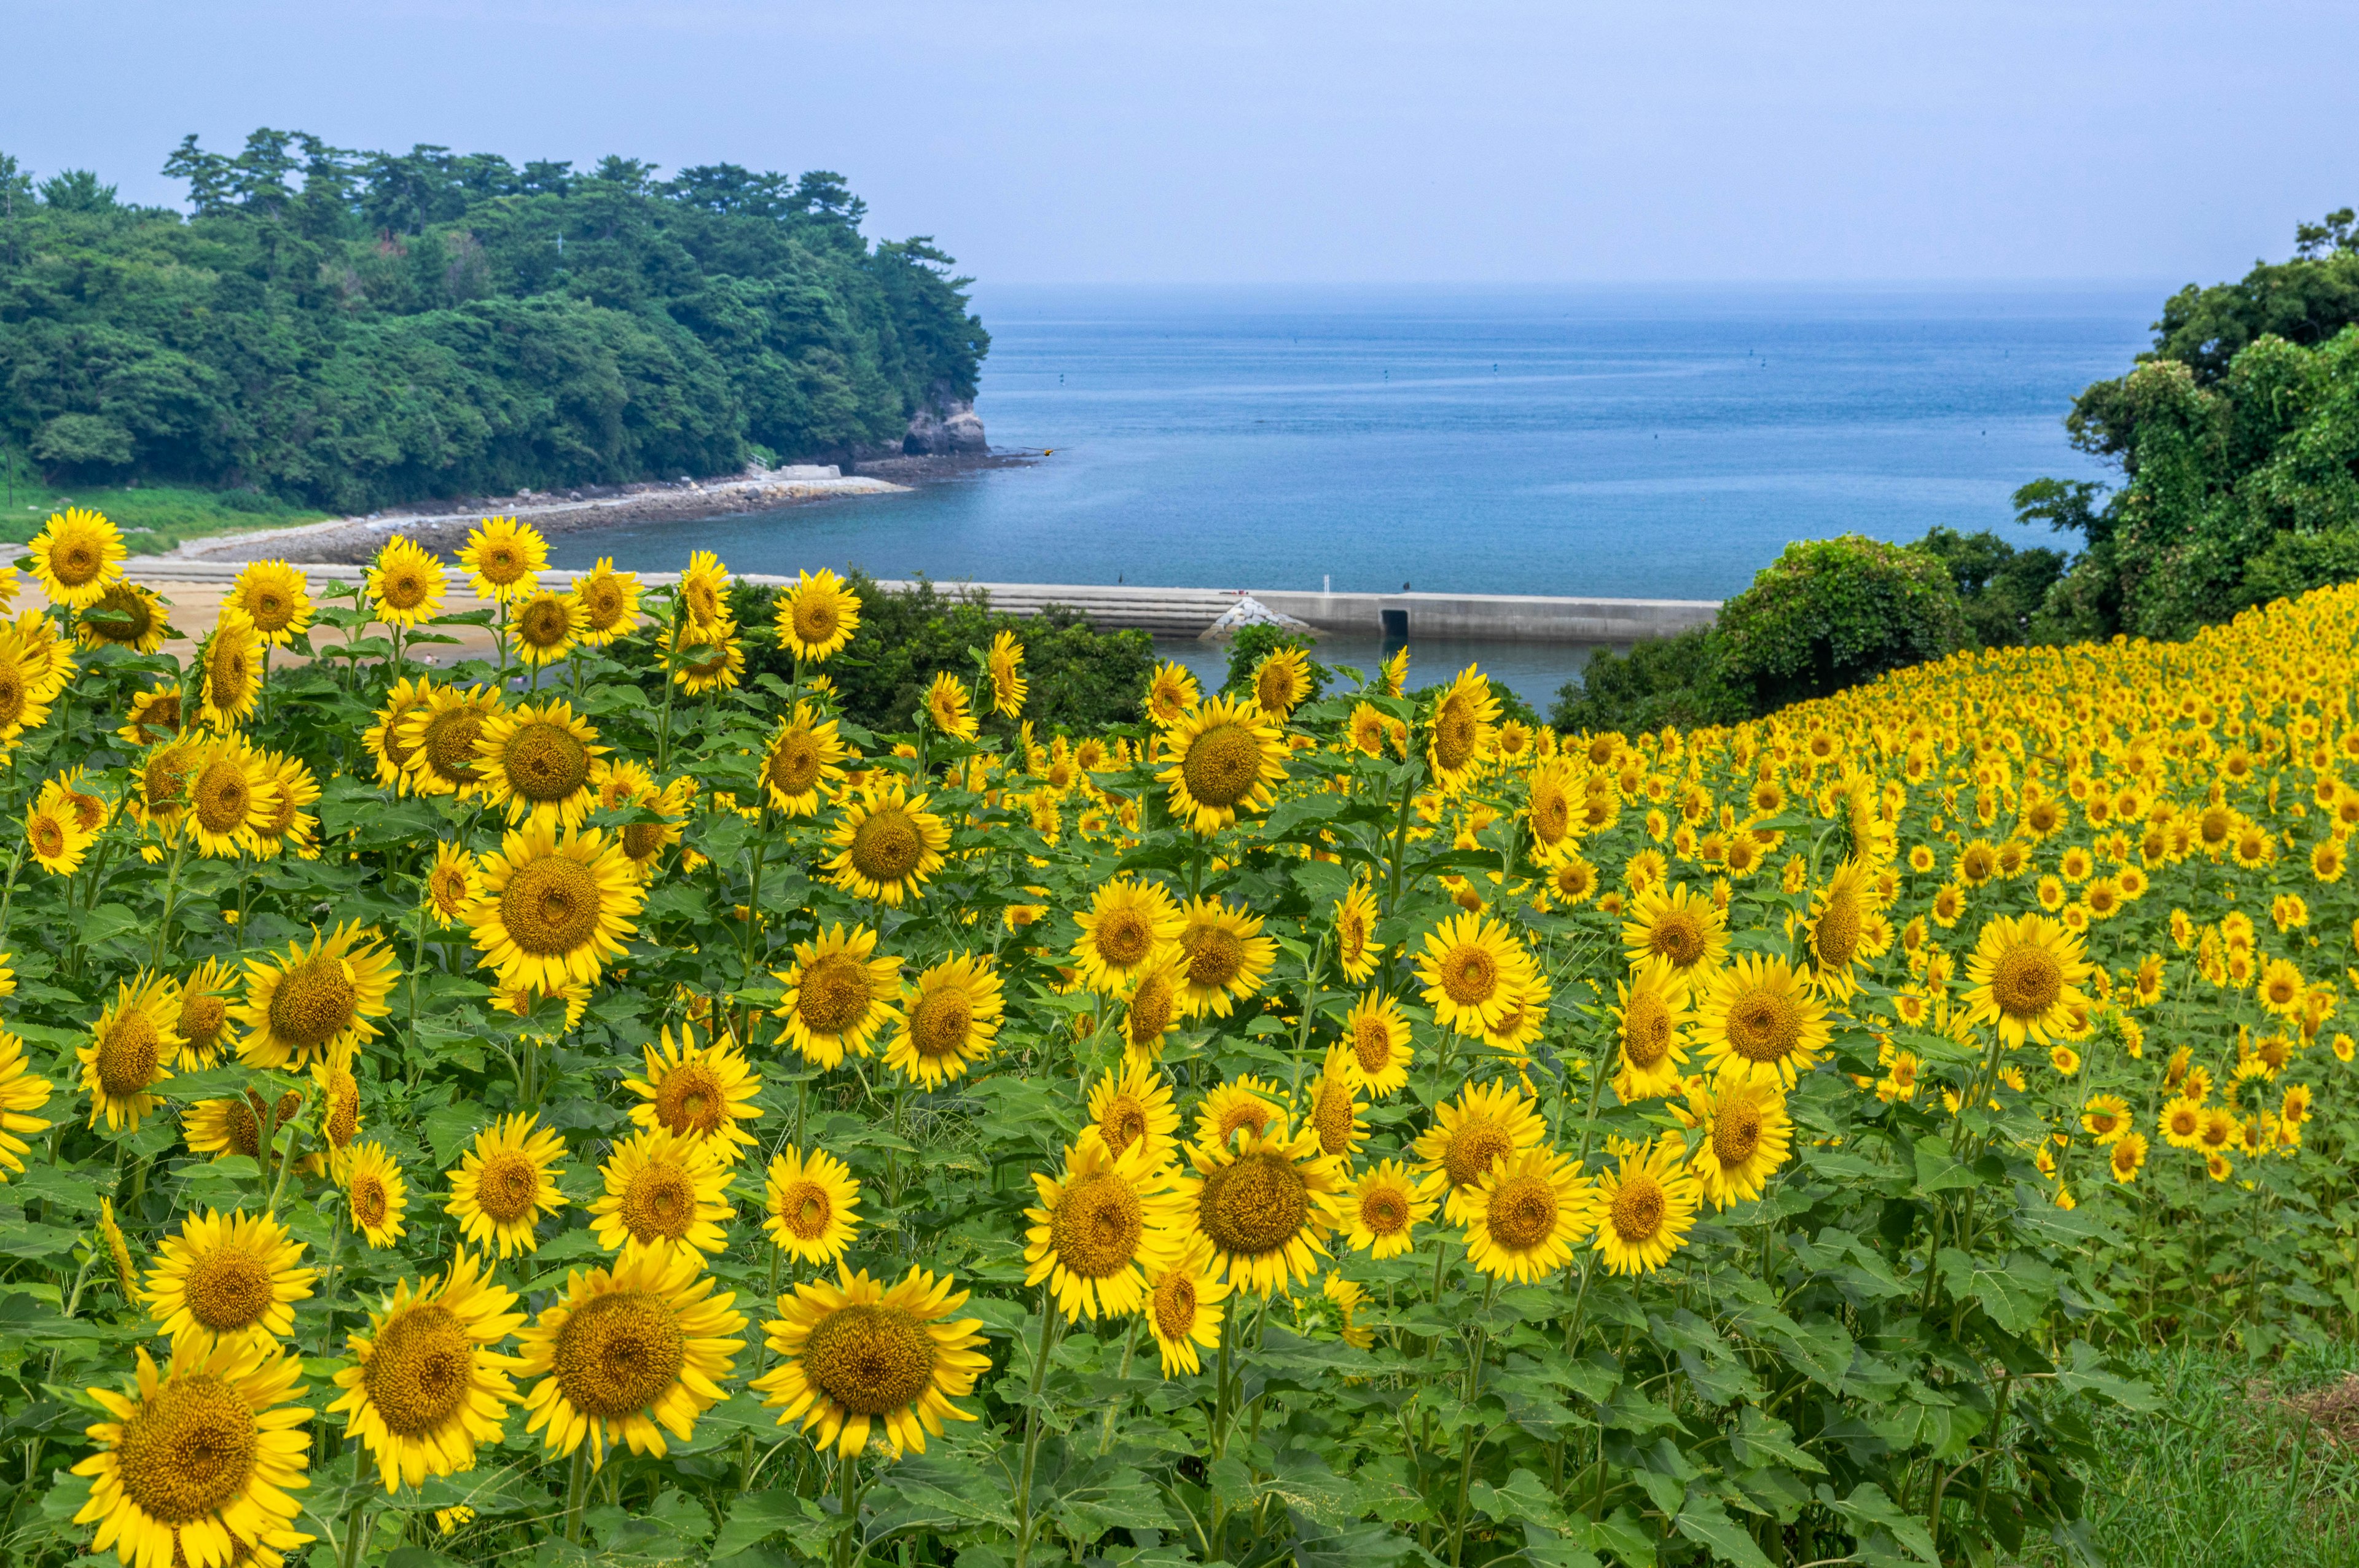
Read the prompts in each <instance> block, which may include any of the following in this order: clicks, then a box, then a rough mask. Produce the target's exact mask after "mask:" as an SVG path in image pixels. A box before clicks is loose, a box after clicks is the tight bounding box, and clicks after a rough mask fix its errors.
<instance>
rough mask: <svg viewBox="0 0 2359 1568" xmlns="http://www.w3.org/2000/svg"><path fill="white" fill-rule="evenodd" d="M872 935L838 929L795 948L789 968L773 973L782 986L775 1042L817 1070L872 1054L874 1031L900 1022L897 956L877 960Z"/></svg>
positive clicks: (866, 931)
mask: <svg viewBox="0 0 2359 1568" xmlns="http://www.w3.org/2000/svg"><path fill="white" fill-rule="evenodd" d="M875 951H876V933H875V932H874V931H872V930H870V929H869V928H868V927H867V926H865V925H858V926H853V927H850V928H849V929H847V928H846V927H845V926H843V925H836V926H835V927H834V928H833V929H832V930H825V931H821V932H820V933H818V935H816V936H815V938H814V939H813V940H811V941H809V942H798V943H796V944H795V962H794V967H793V968H789V969H784V970H778V971H774V974H773V978H774V979H777V982H778V983H779V984H780V985H782V986H784V987H786V988H787V994H786V999H785V1000H784V1001H782V1002H781V1003H780V1004H779V1006H778V1010H777V1013H776V1014H775V1015H774V1016H776V1017H777V1019H778V1020H779V1021H780V1022H781V1023H783V1024H784V1025H785V1027H784V1028H782V1029H780V1030H779V1031H778V1036H777V1043H778V1044H781V1045H791V1046H793V1047H794V1048H795V1049H796V1050H797V1051H799V1052H800V1053H801V1054H802V1056H803V1058H804V1060H806V1061H808V1062H810V1064H811V1065H814V1066H817V1067H821V1068H828V1067H838V1066H841V1065H843V1058H844V1055H845V1054H846V1053H847V1052H848V1053H850V1054H853V1055H855V1056H866V1055H870V1054H874V1053H873V1047H872V1045H871V1044H870V1043H871V1042H872V1041H873V1040H875V1037H876V1034H877V1032H878V1031H880V1030H882V1029H883V1028H884V1027H885V1026H886V1024H888V1023H893V1022H897V1021H898V1020H899V1018H900V1009H899V1008H898V1006H897V1001H898V1000H899V997H900V994H901V986H900V979H899V971H900V968H901V960H900V959H898V958H891V957H886V958H878V957H872V956H871V955H873V954H874V953H875Z"/></svg>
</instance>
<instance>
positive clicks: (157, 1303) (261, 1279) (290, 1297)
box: [141, 1209, 320, 1350]
mask: <svg viewBox="0 0 2359 1568" xmlns="http://www.w3.org/2000/svg"><path fill="white" fill-rule="evenodd" d="M302 1263H303V1244H302V1243H301V1242H299V1241H297V1240H295V1239H294V1238H291V1237H289V1236H288V1234H287V1229H286V1227H284V1226H282V1225H280V1224H279V1223H278V1221H277V1219H275V1218H273V1217H270V1216H269V1215H255V1216H251V1217H249V1216H248V1215H247V1214H246V1213H245V1211H244V1210H242V1209H241V1210H239V1211H238V1212H237V1213H235V1214H233V1215H231V1216H229V1217H227V1218H223V1217H222V1216H221V1214H219V1213H218V1212H216V1211H208V1212H207V1213H205V1214H204V1215H203V1216H201V1217H200V1216H198V1215H196V1214H193V1213H191V1214H190V1215H188V1216H187V1217H185V1218H183V1219H182V1220H181V1222H180V1229H179V1234H178V1235H176V1236H169V1237H167V1238H165V1239H164V1242H163V1244H162V1245H161V1246H159V1247H158V1248H157V1249H156V1266H155V1267H154V1268H152V1269H150V1270H148V1271H147V1289H146V1290H145V1291H143V1292H141V1294H142V1295H143V1296H144V1297H145V1298H146V1300H147V1314H148V1316H149V1317H150V1318H152V1319H154V1320H155V1322H156V1323H158V1325H161V1327H160V1329H159V1332H161V1333H162V1334H164V1335H166V1336H168V1337H169V1338H170V1339H171V1341H172V1344H173V1346H175V1347H176V1348H177V1347H179V1346H183V1345H189V1346H194V1347H195V1348H197V1349H199V1350H208V1349H211V1348H212V1346H214V1345H215V1344H216V1343H219V1344H220V1345H222V1346H242V1345H246V1344H249V1343H251V1344H253V1345H255V1346H268V1345H269V1344H270V1343H271V1342H272V1341H273V1340H274V1339H283V1338H285V1337H286V1336H288V1335H290V1334H292V1333H294V1332H295V1303H297V1302H299V1301H301V1300H303V1299H304V1298H305V1297H307V1296H309V1295H310V1293H311V1284H312V1281H315V1280H317V1279H318V1278H319V1277H320V1276H319V1274H318V1273H317V1272H316V1271H313V1270H310V1269H306V1268H304V1267H303V1266H302Z"/></svg>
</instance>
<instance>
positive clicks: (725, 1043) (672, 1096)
mask: <svg viewBox="0 0 2359 1568" xmlns="http://www.w3.org/2000/svg"><path fill="white" fill-rule="evenodd" d="M641 1050H642V1053H643V1054H644V1055H645V1056H646V1058H647V1076H646V1077H644V1078H625V1079H624V1080H623V1087H625V1088H626V1089H628V1090H630V1091H631V1092H632V1093H633V1094H635V1095H636V1096H638V1097H639V1103H638V1104H636V1105H635V1106H633V1107H631V1120H632V1122H633V1123H634V1124H635V1125H636V1126H638V1127H641V1128H658V1127H660V1128H662V1129H664V1130H666V1131H668V1132H673V1133H677V1134H678V1135H679V1136H680V1137H682V1138H690V1139H695V1140H698V1141H702V1142H707V1143H711V1144H712V1145H714V1146H715V1148H716V1149H717V1151H718V1152H719V1153H720V1155H721V1157H722V1158H723V1160H726V1161H729V1162H732V1163H734V1162H735V1161H736V1159H737V1155H738V1153H739V1152H740V1151H742V1150H745V1149H750V1148H752V1147H753V1146H754V1142H755V1139H754V1135H753V1134H752V1133H750V1132H748V1131H746V1130H745V1127H744V1126H743V1125H741V1124H743V1123H748V1122H754V1121H758V1120H760V1119H761V1116H762V1112H761V1108H759V1107H758V1106H756V1104H755V1103H754V1098H755V1097H756V1095H758V1094H760V1093H761V1092H762V1080H761V1078H760V1076H758V1075H757V1074H756V1073H755V1072H754V1071H753V1069H752V1068H751V1067H749V1066H748V1065H746V1062H745V1054H744V1053H743V1052H741V1051H739V1050H738V1049H737V1046H736V1043H735V1042H734V1041H732V1040H729V1039H727V1038H726V1037H723V1038H719V1039H714V1040H712V1041H710V1042H708V1043H707V1044H702V1045H700V1044H697V1043H696V1029H695V1026H694V1025H693V1024H689V1023H682V1024H681V1025H680V1026H679V1040H678V1042H677V1043H675V1042H674V1041H673V1039H672V1033H671V1030H670V1028H669V1026H667V1027H666V1028H665V1029H664V1030H663V1031H662V1033H660V1034H659V1035H658V1038H657V1039H656V1040H653V1041H650V1042H648V1043H647V1044H646V1045H645V1046H643V1047H642V1048H641Z"/></svg>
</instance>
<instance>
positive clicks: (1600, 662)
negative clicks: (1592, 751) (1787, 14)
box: [1549, 626, 1753, 735]
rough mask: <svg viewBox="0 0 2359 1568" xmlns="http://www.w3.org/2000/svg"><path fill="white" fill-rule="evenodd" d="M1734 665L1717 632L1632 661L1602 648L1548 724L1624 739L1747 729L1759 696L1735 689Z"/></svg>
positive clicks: (1636, 650) (1686, 637)
mask: <svg viewBox="0 0 2359 1568" xmlns="http://www.w3.org/2000/svg"><path fill="white" fill-rule="evenodd" d="M1727 660H1728V649H1727V640H1726V639H1725V638H1723V636H1722V635H1721V634H1720V632H1719V630H1718V628H1716V627H1711V626H1700V627H1697V628H1696V629H1695V630H1694V631H1692V632H1682V633H1680V634H1679V635H1678V636H1676V637H1664V638H1660V639H1658V640H1657V641H1654V642H1651V643H1636V644H1633V645H1632V647H1631V649H1630V651H1629V652H1628V653H1626V654H1616V653H1614V651H1613V650H1612V649H1610V648H1600V649H1598V650H1597V652H1596V653H1594V654H1591V655H1590V659H1589V663H1588V665H1586V666H1584V667H1583V668H1582V672H1581V677H1580V678H1579V679H1578V680H1569V681H1567V682H1565V683H1564V685H1563V686H1561V687H1558V688H1557V694H1556V706H1555V707H1554V708H1550V709H1549V723H1551V724H1553V725H1555V726H1556V727H1557V728H1558V729H1560V730H1620V731H1622V732H1623V733H1624V734H1625V735H1635V734H1637V733H1638V732H1639V731H1641V730H1659V729H1661V728H1662V727H1663V726H1664V725H1666V724H1672V725H1677V726H1679V727H1680V729H1683V730H1685V729H1699V728H1701V727H1703V726H1705V725H1711V724H1737V723H1741V722H1743V721H1744V720H1745V719H1750V718H1752V717H1753V701H1752V695H1751V693H1750V692H1748V691H1745V690H1743V689H1740V688H1739V687H1735V686H1733V685H1731V684H1730V682H1729V678H1728V668H1727Z"/></svg>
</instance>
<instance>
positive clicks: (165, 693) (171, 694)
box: [115, 685, 180, 747]
mask: <svg viewBox="0 0 2359 1568" xmlns="http://www.w3.org/2000/svg"><path fill="white" fill-rule="evenodd" d="M179 732H180V688H179V686H178V685H173V686H159V687H153V688H151V689H149V690H147V691H136V692H133V693H132V694H131V708H130V711H129V712H127V713H125V715H124V718H123V728H122V729H120V730H116V731H115V734H116V735H118V736H119V737H121V738H122V740H123V741H124V743H125V744H126V745H130V746H137V747H147V746H153V745H155V744H157V743H158V741H168V740H170V739H171V738H172V737H173V736H175V735H178V734H179Z"/></svg>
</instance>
